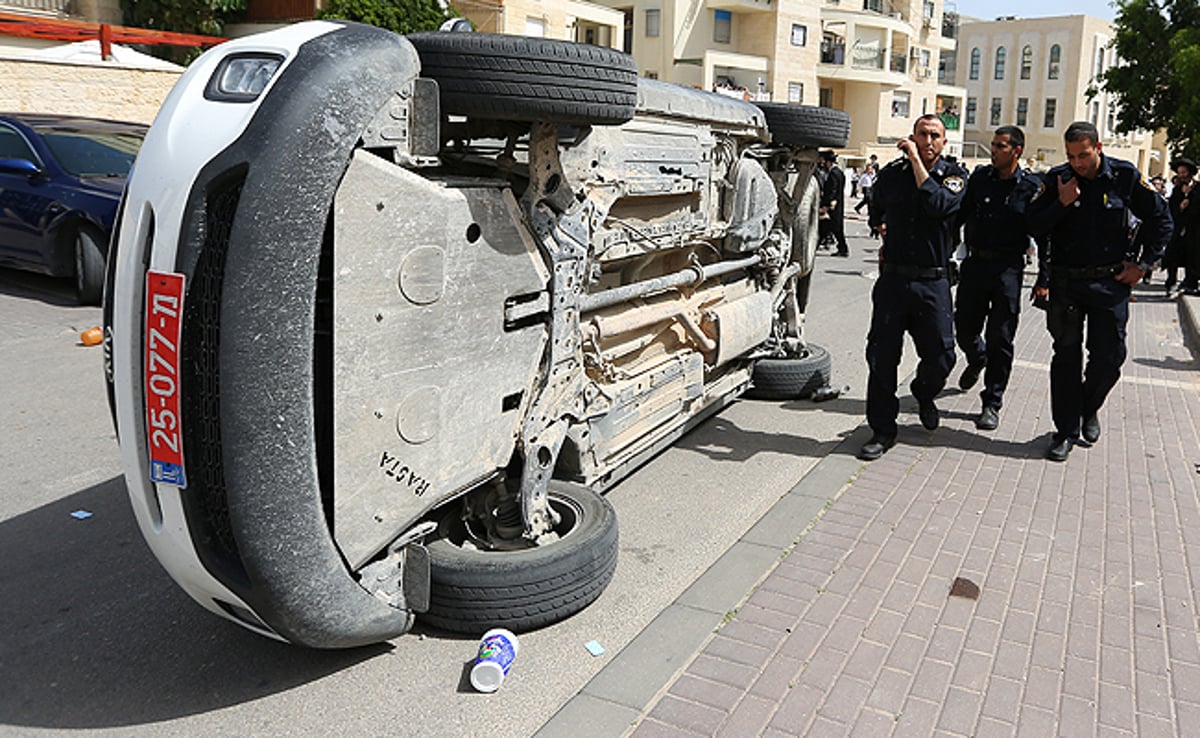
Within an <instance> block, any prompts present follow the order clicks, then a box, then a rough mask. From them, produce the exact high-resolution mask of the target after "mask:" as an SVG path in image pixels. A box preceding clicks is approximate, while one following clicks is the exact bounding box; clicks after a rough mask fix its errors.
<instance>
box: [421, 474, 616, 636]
mask: <svg viewBox="0 0 1200 738" xmlns="http://www.w3.org/2000/svg"><path fill="white" fill-rule="evenodd" d="M548 498H549V501H550V504H551V506H552V507H554V509H555V510H556V511H558V512H559V513H560V514H561V515H562V516H563V520H562V522H560V526H565V527H564V532H563V533H562V534H561V538H559V539H558V540H557V541H554V542H553V543H550V544H549V545H545V546H538V547H535V548H527V549H521V550H518V551H481V550H477V549H475V548H472V547H469V546H467V547H464V546H463V545H461V537H460V531H457V530H456V528H461V527H462V526H461V522H460V521H459V520H458V511H459V507H458V505H452V506H450V507H449V508H448V511H447V512H446V513H445V514H444V516H443V518H442V520H441V521H440V524H439V526H438V530H439V534H440V536H439V538H437V539H436V540H434V541H433V542H431V543H430V544H429V546H428V548H429V559H430V562H429V563H430V604H429V610H428V611H427V612H425V613H423V614H421V615H418V621H419V622H423V623H425V624H427V625H431V626H434V627H436V628H440V629H443V630H448V631H452V632H456V633H469V634H473V635H478V634H481V633H483V632H485V631H486V630H488V629H489V628H496V627H502V628H508V629H509V630H513V631H518V632H520V631H527V630H532V629H534V628H539V627H542V626H544V625H549V624H550V623H554V622H557V621H559V620H562V619H563V618H566V617H568V616H569V615H573V614H575V613H576V612H579V611H580V610H582V609H583V608H584V607H586V606H587V605H589V604H591V603H592V602H593V601H594V600H595V599H596V598H597V597H599V596H600V593H601V592H602V591H604V588H605V587H606V586H608V583H609V581H611V580H612V576H613V572H614V571H616V568H617V516H616V512H614V511H613V508H612V505H611V504H609V502H608V500H606V499H604V498H603V497H601V496H600V495H599V494H597V493H596V492H594V491H592V490H591V489H588V488H587V487H584V486H582V485H579V484H575V483H572V482H562V481H557V480H555V481H551V482H550V490H549V494H548Z"/></svg>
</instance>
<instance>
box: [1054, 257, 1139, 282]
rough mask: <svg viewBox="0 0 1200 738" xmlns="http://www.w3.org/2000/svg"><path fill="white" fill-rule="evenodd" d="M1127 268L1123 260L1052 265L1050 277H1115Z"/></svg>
mask: <svg viewBox="0 0 1200 738" xmlns="http://www.w3.org/2000/svg"><path fill="white" fill-rule="evenodd" d="M1124 270H1125V264H1124V263H1123V262H1120V261H1118V262H1116V263H1115V264H1105V265H1104V266H1086V267H1064V266H1055V265H1053V264H1051V265H1050V278H1051V279H1054V278H1066V279H1103V278H1105V277H1113V276H1116V275H1118V274H1120V273H1121V272H1123V271H1124Z"/></svg>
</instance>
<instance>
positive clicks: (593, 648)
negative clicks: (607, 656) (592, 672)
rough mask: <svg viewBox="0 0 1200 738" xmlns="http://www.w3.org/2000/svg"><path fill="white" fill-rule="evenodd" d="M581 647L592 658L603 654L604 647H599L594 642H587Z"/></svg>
mask: <svg viewBox="0 0 1200 738" xmlns="http://www.w3.org/2000/svg"><path fill="white" fill-rule="evenodd" d="M583 647H584V648H586V649H587V650H588V653H590V654H591V655H593V656H599V655H600V654H602V653H604V646H601V645H600V644H599V643H597V642H596V641H588V642H587V643H585V644H583Z"/></svg>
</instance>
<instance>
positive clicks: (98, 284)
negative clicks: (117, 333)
mask: <svg viewBox="0 0 1200 738" xmlns="http://www.w3.org/2000/svg"><path fill="white" fill-rule="evenodd" d="M103 239H104V237H103V236H102V235H100V233H99V231H97V230H96V229H94V228H92V227H90V226H86V225H81V226H80V227H79V230H78V231H77V232H76V233H75V297H76V298H77V299H78V300H79V304H80V305H99V304H100V298H101V296H102V295H103V294H104V252H102V251H101V250H100V244H101V243H102V242H103Z"/></svg>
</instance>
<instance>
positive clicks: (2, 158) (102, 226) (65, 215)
mask: <svg viewBox="0 0 1200 738" xmlns="http://www.w3.org/2000/svg"><path fill="white" fill-rule="evenodd" d="M145 136H146V126H142V125H138V124H136V123H120V122H117V121H108V120H95V119H90V118H78V117H70V116H60V115H35V114H24V113H22V114H2V113H0V266H6V267H16V268H18V269H27V270H30V271H35V272H41V273H43V274H49V275H51V276H55V277H74V278H75V291H76V294H77V296H78V297H79V302H80V303H81V304H84V305H98V304H100V297H101V292H102V291H103V285H104V260H105V258H106V257H107V255H108V241H109V237H110V235H111V233H112V227H113V220H114V219H115V218H116V214H117V205H118V203H119V202H120V199H121V192H122V190H124V188H125V178H126V176H128V174H129V169H130V167H131V166H132V165H133V160H134V157H136V156H137V152H138V149H139V148H140V147H141V145H142V139H143V138H145Z"/></svg>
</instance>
